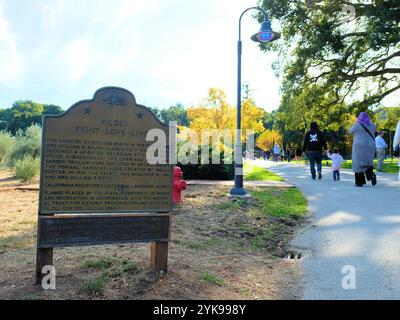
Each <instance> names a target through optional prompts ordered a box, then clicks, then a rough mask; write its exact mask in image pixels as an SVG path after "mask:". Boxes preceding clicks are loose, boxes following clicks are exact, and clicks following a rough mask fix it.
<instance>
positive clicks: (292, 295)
mask: <svg viewBox="0 0 400 320" xmlns="http://www.w3.org/2000/svg"><path fill="white" fill-rule="evenodd" d="M228 189H229V188H228V187H210V186H190V190H188V191H187V192H186V193H185V201H184V202H183V204H181V205H179V206H177V207H176V208H175V209H174V218H173V227H172V242H171V243H170V251H169V272H168V274H163V273H162V272H161V273H156V272H153V271H152V270H151V268H150V245H149V244H134V245H119V246H97V247H82V248H65V249H55V253H54V264H55V267H56V270H57V287H56V290H50V291H43V290H42V289H41V288H40V287H37V286H35V285H34V271H35V253H36V252H35V245H36V222H37V221H36V220H37V206H38V192H35V191H17V190H13V191H3V192H0V299H25V300H39V299H49V300H53V299H68V300H69V299H71V300H75V299H85V300H87V299H89V300H92V299H129V300H136V299H160V300H162V299H204V300H208V299H217V300H220V299H228V300H230V299H251V300H252V299H259V300H266V299H298V298H299V297H301V288H300V286H299V276H300V267H299V265H298V262H297V261H293V260H286V259H282V257H283V256H285V254H286V253H287V252H286V250H285V246H286V244H287V243H288V241H289V240H290V239H291V237H292V236H293V232H295V230H296V229H297V228H299V222H295V221H293V220H290V221H288V220H282V219H278V218H271V217H260V216H256V215H253V214H252V208H254V207H255V206H257V203H253V202H254V199H253V200H252V199H249V200H246V201H247V202H246V203H240V204H239V205H238V204H236V203H235V202H232V200H229V198H228V197H226V195H227V193H228V191H229V190H228ZM266 192H267V191H266ZM259 234H263V235H264V236H263V238H262V241H260V237H258V235H259ZM265 235H268V236H265Z"/></svg>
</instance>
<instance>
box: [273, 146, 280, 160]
mask: <svg viewBox="0 0 400 320" xmlns="http://www.w3.org/2000/svg"><path fill="white" fill-rule="evenodd" d="M273 153H274V161H275V162H278V160H279V155H280V154H281V147H280V146H279V144H277V143H275V146H274V149H273Z"/></svg>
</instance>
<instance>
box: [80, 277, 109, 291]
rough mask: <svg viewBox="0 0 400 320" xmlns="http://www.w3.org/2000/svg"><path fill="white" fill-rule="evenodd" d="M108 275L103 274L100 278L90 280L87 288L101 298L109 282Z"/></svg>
mask: <svg viewBox="0 0 400 320" xmlns="http://www.w3.org/2000/svg"><path fill="white" fill-rule="evenodd" d="M108 279H109V277H108V274H106V273H103V274H101V275H100V276H98V277H95V278H93V279H90V280H89V281H88V282H87V283H86V284H85V288H86V289H87V290H88V291H89V292H90V293H91V294H93V295H96V296H99V295H102V294H103V293H104V290H105V288H106V285H107V282H108Z"/></svg>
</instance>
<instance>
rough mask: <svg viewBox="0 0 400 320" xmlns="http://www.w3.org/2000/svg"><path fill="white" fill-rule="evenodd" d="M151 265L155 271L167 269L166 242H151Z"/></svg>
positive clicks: (165, 270)
mask: <svg viewBox="0 0 400 320" xmlns="http://www.w3.org/2000/svg"><path fill="white" fill-rule="evenodd" d="M151 267H152V268H153V269H154V270H156V271H164V272H167V271H168V242H152V244H151Z"/></svg>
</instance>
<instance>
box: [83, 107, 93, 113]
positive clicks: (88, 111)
mask: <svg viewBox="0 0 400 320" xmlns="http://www.w3.org/2000/svg"><path fill="white" fill-rule="evenodd" d="M92 111H93V110H92V109H90V108H89V107H86V109H85V110H84V112H85V114H86V115H90V114H91V113H92Z"/></svg>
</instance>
